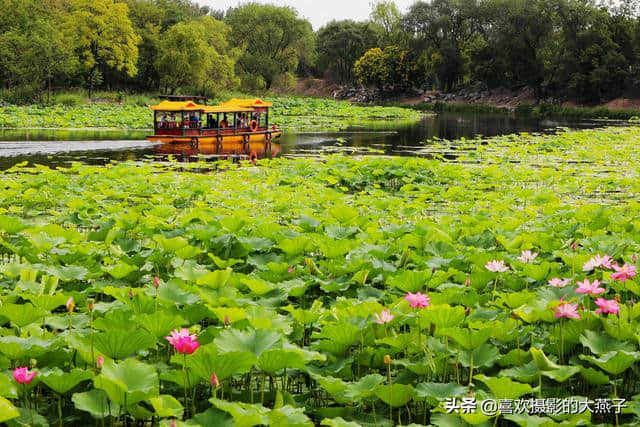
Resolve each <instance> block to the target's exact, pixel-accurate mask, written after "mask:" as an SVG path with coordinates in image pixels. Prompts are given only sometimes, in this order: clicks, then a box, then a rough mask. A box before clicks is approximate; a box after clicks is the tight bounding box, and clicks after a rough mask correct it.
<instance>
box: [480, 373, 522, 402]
mask: <svg viewBox="0 0 640 427" xmlns="http://www.w3.org/2000/svg"><path fill="white" fill-rule="evenodd" d="M473 378H475V379H477V380H478V381H480V382H483V383H484V384H485V385H486V386H487V387H489V390H491V393H492V394H493V395H494V396H495V397H496V398H497V399H518V398H520V397H521V396H524V395H525V394H530V393H533V388H531V386H530V385H529V384H522V383H517V382H515V381H511V380H510V379H509V378H498V377H487V376H486V375H476V376H474V377H473Z"/></svg>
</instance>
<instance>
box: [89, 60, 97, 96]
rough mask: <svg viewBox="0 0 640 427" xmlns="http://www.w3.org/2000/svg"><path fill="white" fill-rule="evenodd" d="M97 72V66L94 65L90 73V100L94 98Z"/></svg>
mask: <svg viewBox="0 0 640 427" xmlns="http://www.w3.org/2000/svg"><path fill="white" fill-rule="evenodd" d="M95 71H96V66H95V65H94V66H93V67H92V68H91V71H89V100H91V98H92V97H93V74H94V73H95Z"/></svg>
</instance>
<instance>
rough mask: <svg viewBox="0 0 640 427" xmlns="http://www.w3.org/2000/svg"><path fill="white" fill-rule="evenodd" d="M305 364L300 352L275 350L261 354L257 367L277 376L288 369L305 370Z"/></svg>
mask: <svg viewBox="0 0 640 427" xmlns="http://www.w3.org/2000/svg"><path fill="white" fill-rule="evenodd" d="M305 362H306V361H305V359H304V357H303V356H302V354H300V352H297V351H295V350H283V349H279V348H274V349H271V350H267V351H265V352H264V353H262V354H260V357H258V363H257V366H258V368H260V369H261V370H263V371H265V372H267V373H269V374H275V373H276V372H278V371H280V370H282V369H286V368H296V369H303V368H304V366H305Z"/></svg>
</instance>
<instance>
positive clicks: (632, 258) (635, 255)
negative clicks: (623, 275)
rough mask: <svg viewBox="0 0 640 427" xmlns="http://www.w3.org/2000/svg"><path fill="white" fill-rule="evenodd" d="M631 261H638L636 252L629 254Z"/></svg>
mask: <svg viewBox="0 0 640 427" xmlns="http://www.w3.org/2000/svg"><path fill="white" fill-rule="evenodd" d="M631 262H633V263H636V262H638V254H633V255H631Z"/></svg>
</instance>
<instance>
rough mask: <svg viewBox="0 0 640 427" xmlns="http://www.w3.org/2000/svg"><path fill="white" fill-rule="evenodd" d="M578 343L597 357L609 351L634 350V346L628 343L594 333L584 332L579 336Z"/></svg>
mask: <svg viewBox="0 0 640 427" xmlns="http://www.w3.org/2000/svg"><path fill="white" fill-rule="evenodd" d="M580 342H581V343H582V345H583V346H585V347H589V350H591V352H592V353H594V354H597V355H601V354H604V353H608V352H610V351H617V350H624V351H633V350H634V349H635V346H634V345H633V344H631V343H629V342H626V341H618V340H616V339H614V338H611V337H610V336H608V335H604V334H599V333H597V332H594V331H584V332H583V334H582V335H581V336H580Z"/></svg>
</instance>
